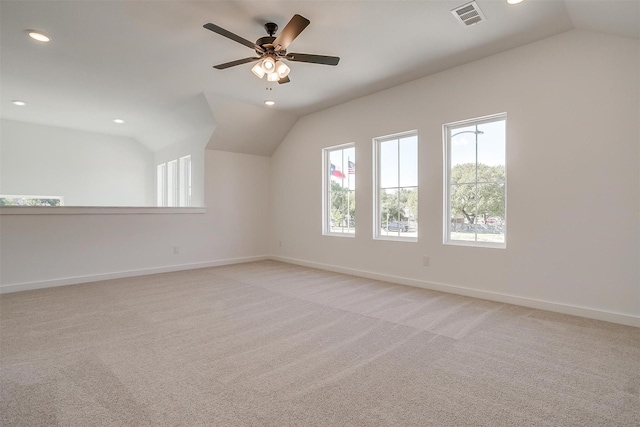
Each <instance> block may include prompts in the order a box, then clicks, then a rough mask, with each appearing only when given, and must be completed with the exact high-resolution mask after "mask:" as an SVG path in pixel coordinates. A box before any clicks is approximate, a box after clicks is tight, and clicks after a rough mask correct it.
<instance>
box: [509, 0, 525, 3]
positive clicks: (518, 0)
mask: <svg viewBox="0 0 640 427" xmlns="http://www.w3.org/2000/svg"><path fill="white" fill-rule="evenodd" d="M523 1H524V0H507V3H509V4H518V3H522V2H523Z"/></svg>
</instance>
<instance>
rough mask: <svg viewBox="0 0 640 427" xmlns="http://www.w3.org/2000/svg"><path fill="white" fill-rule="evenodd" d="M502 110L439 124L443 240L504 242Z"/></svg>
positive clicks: (483, 243) (476, 243) (477, 243)
mask: <svg viewBox="0 0 640 427" xmlns="http://www.w3.org/2000/svg"><path fill="white" fill-rule="evenodd" d="M506 122H507V117H506V115H505V114H500V115H497V116H491V117H485V118H483V119H477V120H469V121H465V122H460V123H453V124H449V125H445V126H444V136H445V150H444V152H445V180H444V182H445V213H444V218H445V226H444V229H445V236H444V241H445V243H450V244H463V245H474V246H490V247H505V243H506V240H505V235H506V226H507V216H506V170H505V158H506V150H505V148H506V142H505V141H506Z"/></svg>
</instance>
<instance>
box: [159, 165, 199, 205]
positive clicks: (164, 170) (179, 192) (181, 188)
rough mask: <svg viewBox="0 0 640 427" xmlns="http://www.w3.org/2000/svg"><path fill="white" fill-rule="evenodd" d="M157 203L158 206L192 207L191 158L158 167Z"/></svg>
mask: <svg viewBox="0 0 640 427" xmlns="http://www.w3.org/2000/svg"><path fill="white" fill-rule="evenodd" d="M156 203H157V205H158V206H181V207H187V206H191V156H184V157H180V158H179V159H175V160H171V161H169V162H167V163H162V164H159V165H158V166H157V174H156Z"/></svg>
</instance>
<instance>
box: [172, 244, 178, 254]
mask: <svg viewBox="0 0 640 427" xmlns="http://www.w3.org/2000/svg"><path fill="white" fill-rule="evenodd" d="M173 253H174V254H179V253H180V246H174V247H173Z"/></svg>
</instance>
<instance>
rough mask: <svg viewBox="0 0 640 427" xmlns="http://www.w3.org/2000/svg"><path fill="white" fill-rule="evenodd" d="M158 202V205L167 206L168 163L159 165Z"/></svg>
mask: <svg viewBox="0 0 640 427" xmlns="http://www.w3.org/2000/svg"><path fill="white" fill-rule="evenodd" d="M156 203H157V205H158V206H167V164H166V163H162V164H161V165H158V167H157V174H156Z"/></svg>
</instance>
